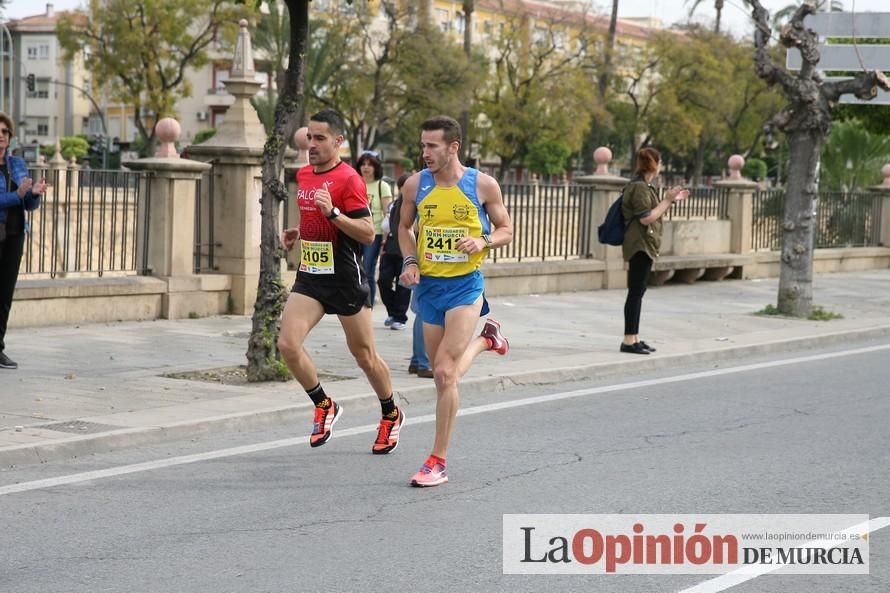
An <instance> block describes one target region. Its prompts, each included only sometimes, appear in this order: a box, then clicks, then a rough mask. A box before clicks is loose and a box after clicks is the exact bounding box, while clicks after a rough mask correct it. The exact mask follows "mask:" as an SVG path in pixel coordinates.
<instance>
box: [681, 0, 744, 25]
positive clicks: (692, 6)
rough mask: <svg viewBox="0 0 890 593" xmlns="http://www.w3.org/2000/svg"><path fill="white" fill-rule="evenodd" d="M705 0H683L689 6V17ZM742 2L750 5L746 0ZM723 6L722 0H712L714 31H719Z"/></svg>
mask: <svg viewBox="0 0 890 593" xmlns="http://www.w3.org/2000/svg"><path fill="white" fill-rule="evenodd" d="M704 1H705V0H685V2H686V4H687V5H688V6H689V18H692V15H693V13H694V12H695V11H696V9H697V8H698V7H699V6H701V5H702V4H704ZM742 4H744V5H745V6H748V5H750V2H749V1H748V0H742ZM723 7H724V0H714V10H715V11H716V12H717V18H716V20H715V21H714V33H719V32H720V18H721V17H722V16H723Z"/></svg>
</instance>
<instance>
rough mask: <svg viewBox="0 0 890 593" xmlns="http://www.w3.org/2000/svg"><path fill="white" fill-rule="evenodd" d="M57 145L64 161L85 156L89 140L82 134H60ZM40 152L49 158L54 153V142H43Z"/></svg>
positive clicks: (88, 147)
mask: <svg viewBox="0 0 890 593" xmlns="http://www.w3.org/2000/svg"><path fill="white" fill-rule="evenodd" d="M59 147H60V152H61V154H62V158H64V159H65V160H66V161H70V160H71V159H78V160H80V159H81V158H83V157H85V156H86V155H87V153H89V151H90V142H89V140H87V139H86V138H85V137H84V136H62V137H61V138H59ZM40 154H42V155H43V156H45V157H47V158H49V157H52V156H53V155H54V154H56V145H55V144H44V145H43V146H41V147H40Z"/></svg>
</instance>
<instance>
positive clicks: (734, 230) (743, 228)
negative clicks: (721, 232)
mask: <svg viewBox="0 0 890 593" xmlns="http://www.w3.org/2000/svg"><path fill="white" fill-rule="evenodd" d="M728 165H729V179H724V180H723V181H718V182H717V183H715V184H714V185H715V186H716V187H719V188H724V189H727V190H728V191H729V196H728V198H727V200H728V202H727V213H728V215H729V221H730V224H731V227H730V238H729V251H730V253H751V245H752V235H753V232H754V192H755V191H757V188H758V185H757V184H756V183H754V182H753V181H750V180H748V179H745V178H743V177H742V174H741V171H742V168H743V167H744V166H745V159H744V158H743V157H742V156H741V155H738V154H734V155H732V156H731V157H729V162H728ZM692 199H694V198H692Z"/></svg>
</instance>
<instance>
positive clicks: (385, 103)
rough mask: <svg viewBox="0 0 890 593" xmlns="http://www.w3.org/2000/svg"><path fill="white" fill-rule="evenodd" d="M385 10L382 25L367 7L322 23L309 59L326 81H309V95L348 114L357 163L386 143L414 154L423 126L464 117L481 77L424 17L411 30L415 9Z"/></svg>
mask: <svg viewBox="0 0 890 593" xmlns="http://www.w3.org/2000/svg"><path fill="white" fill-rule="evenodd" d="M381 7H382V8H383V17H384V21H385V25H383V26H380V24H379V23H374V22H373V20H374V19H373V17H374V15H372V14H371V13H370V12H368V8H367V7H363V6H357V7H356V9H355V14H354V15H350V17H349V18H342V16H341V18H336V17H335V18H328V19H324V20H322V21H320V22H319V27H318V29H317V30H316V31H314V33H313V48H312V49H311V50H310V54H309V57H310V59H312V60H313V65H314V66H315V67H316V69H317V72H324V73H327V75H326V76H320V75H318V73H316V74H315V76H314V78H313V81H312V82H311V83H310V81H309V80H307V84H306V92H307V95H309V97H310V98H311V99H312V102H313V104H315V105H318V106H324V107H331V108H334V109H336V110H338V111H339V112H341V113H342V114H343V116H344V119H345V120H346V127H347V138H348V139H349V144H350V149H351V150H352V154H353V158H356V157H357V156H358V155H359V154H360V153H361V152H362V150H365V149H373V148H375V147H376V146H377V145H378V144H379V143H380V142H381V139H382V138H383V137H384V136H388V137H389V139H395V140H397V141H400V142H401V141H403V140H404V143H403V144H402V145H403V146H405V147H406V148H408V149H409V151H410V150H412V149H413V148H414V147H416V145H417V134H418V129H419V123H420V122H421V121H422V120H423V119H426V118H427V117H429V116H431V115H436V114H438V113H453V114H458V113H460V112H461V111H462V109H463V108H464V107H465V106H466V105H468V104H470V102H471V98H472V89H473V84H474V81H476V80H478V79H479V78H480V77H479V76H476V75H475V72H477V70H478V69H477V67H476V66H475V65H474V64H473V63H471V62H469V61H468V60H467V58H466V55H465V54H464V53H463V51H461V48H460V46H459V45H458V44H456V43H455V42H454V41H453V40H451V39H450V38H449V37H448V36H447V35H446V34H445V33H442V32H441V31H439V30H438V29H436V28H433V27H431V26H430V25H429V24H428V23H427V22H426V21H425V20H423V19H421V18H417V19H416V20H417V24H416V25H413V24H412V20H414V19H413V18H412V17H413V15H412V12H411V10H413V9H412V8H411V6H410V5H408V4H407V3H399V2H386V1H384V2H382V3H381ZM307 70H308V68H307ZM430 89H435V92H430ZM415 124H417V125H415Z"/></svg>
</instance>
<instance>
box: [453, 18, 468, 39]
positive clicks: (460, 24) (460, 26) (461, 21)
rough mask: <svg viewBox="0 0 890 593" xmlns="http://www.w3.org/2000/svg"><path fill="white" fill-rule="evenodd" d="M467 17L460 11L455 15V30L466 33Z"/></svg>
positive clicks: (461, 33)
mask: <svg viewBox="0 0 890 593" xmlns="http://www.w3.org/2000/svg"><path fill="white" fill-rule="evenodd" d="M466 25H467V18H466V16H465V15H464V14H463V13H458V14H456V15H454V30H455V31H457V32H458V34H459V35H463V34H464V29H466Z"/></svg>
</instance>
